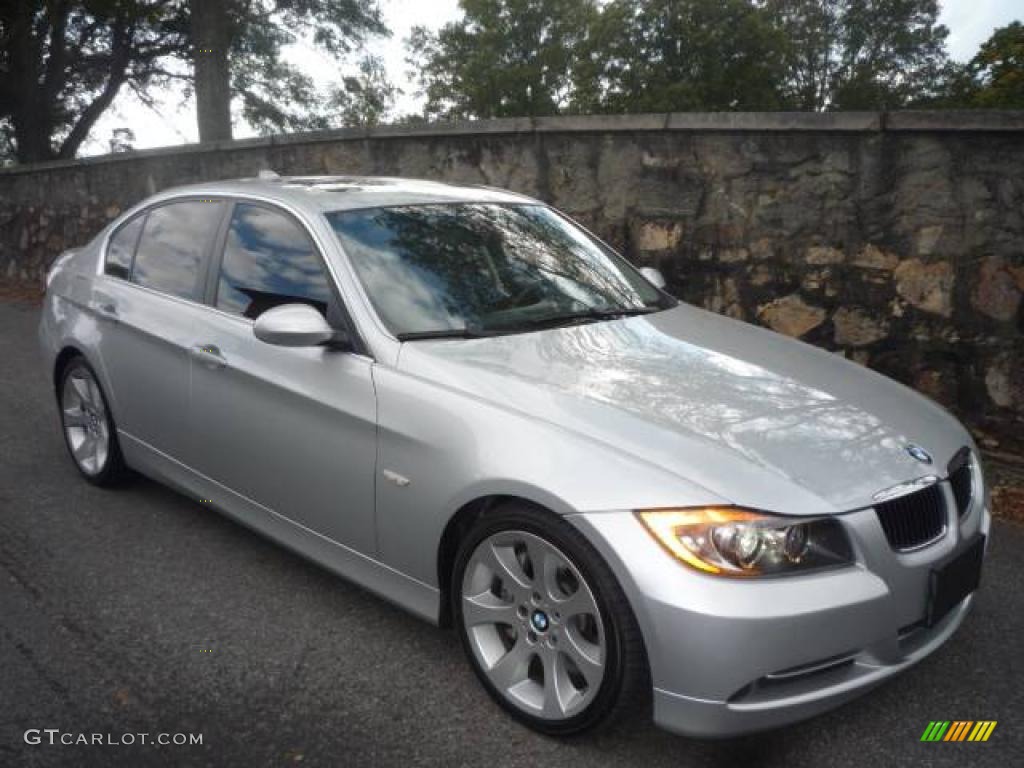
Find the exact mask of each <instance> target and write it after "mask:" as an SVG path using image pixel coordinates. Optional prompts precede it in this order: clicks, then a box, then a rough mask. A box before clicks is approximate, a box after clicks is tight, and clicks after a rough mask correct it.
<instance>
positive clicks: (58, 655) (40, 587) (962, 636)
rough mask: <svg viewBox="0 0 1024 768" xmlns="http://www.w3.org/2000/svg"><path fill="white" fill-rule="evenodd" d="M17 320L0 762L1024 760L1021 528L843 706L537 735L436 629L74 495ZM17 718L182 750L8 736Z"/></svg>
mask: <svg viewBox="0 0 1024 768" xmlns="http://www.w3.org/2000/svg"><path fill="white" fill-rule="evenodd" d="M37 312H38V310H37V309H36V308H34V307H31V306H29V305H17V304H0V766H8V765H9V766H14V765H27V766H35V765H76V766H85V765H103V766H110V765H132V766H144V765H216V766H232V765H239V766H264V765H266V766H270V765H295V764H301V765H344V766H361V765H396V766H411V765H444V766H458V765H467V766H487V767H488V768H497V767H498V766H540V765H552V766H562V765H571V766H586V767H587V768H596V767H597V766H605V765H607V766H617V767H619V766H632V765H636V766H643V767H644V768H656V766H723V767H725V766H760V765H764V766H786V767H787V768H793V766H802V765H806V766H815V768H823V767H824V766H846V765H849V766H858V767H859V766H865V765H873V766H889V765H901V766H905V765H916V764H921V765H933V766H940V765H949V766H956V767H957V768H963V767H964V766H970V765H990V766H1000V767H1002V766H1016V765H1024V706H1022V705H1024V694H1022V685H1024V675H1022V663H1024V662H1022V650H1024V645H1022V640H1021V638H1024V528H1022V527H1020V526H1014V525H1008V524H998V523H997V525H996V527H995V530H994V535H993V542H992V549H991V557H990V560H989V563H988V566H987V570H986V572H985V576H984V586H983V589H982V591H981V593H980V595H979V599H978V601H977V603H976V609H975V611H974V612H973V614H972V615H971V616H970V617H969V618H968V620H967V622H966V624H965V626H964V627H962V628H961V630H960V631H959V633H958V634H957V635H956V636H955V637H954V638H953V639H952V640H951V641H950V642H949V643H948V644H947V645H946V646H945V647H944V648H942V649H941V650H940V651H938V652H937V653H935V654H934V655H933V656H932V657H930V658H929V659H927V660H926V661H924V662H923V663H921V664H920V665H918V666H917V667H915V668H914V669H912V670H910V671H908V672H906V673H905V674H903V675H902V676H901V677H899V678H898V679H897V680H896V681H894V682H891V683H889V684H887V685H885V686H884V687H882V688H880V689H878V690H876V691H875V692H873V693H871V694H869V695H868V696H867V697H865V698H862V699H860V700H858V701H856V702H853V703H851V704H849V705H847V706H845V707H843V708H842V709H839V710H837V711H835V712H833V713H830V714H827V715H824V716H822V717H819V718H817V719H815V720H812V721H810V722H806V723H804V724H801V725H798V726H795V727H791V728H788V729H785V730H782V731H776V732H773V733H768V734H764V735H758V736H752V737H746V738H743V739H738V740H732V741H721V742H700V741H694V740H689V739H684V738H680V737H676V736H673V735H671V734H668V733H663V732H661V731H658V730H656V729H655V728H654V727H653V726H652V725H650V723H649V722H647V721H645V720H644V719H642V718H635V719H634V722H631V723H627V724H625V725H624V726H621V727H618V728H614V729H606V730H605V731H603V732H600V733H597V734H594V735H592V736H590V737H586V738H582V739H577V740H574V741H569V742H559V741H555V740H552V739H548V738H544V737H541V736H538V735H536V734H534V733H532V732H530V731H528V730H526V729H524V728H522V727H520V726H518V725H516V724H515V723H513V722H512V721H511V720H510V719H509V718H508V717H506V716H505V715H504V714H502V713H501V712H500V711H499V709H498V708H497V707H496V706H495V705H494V704H492V703H491V702H490V700H489V699H488V698H487V696H486V695H485V694H484V692H483V691H482V690H481V688H480V687H479V685H478V684H477V681H476V679H475V678H474V676H473V674H472V672H471V671H470V669H469V667H468V666H467V664H466V663H465V662H464V660H463V658H462V653H461V650H460V648H459V647H458V643H457V639H456V637H455V636H454V634H452V633H450V632H444V631H440V630H438V629H436V628H434V627H431V626H429V625H427V624H425V623H423V622H421V621H419V620H417V619H415V618H413V617H411V616H408V615H406V614H405V613H403V612H401V611H400V610H398V609H396V608H393V607H392V606H390V605H389V604H387V603H385V602H384V601H382V600H380V599H377V598H375V597H373V596H372V595H370V594H368V593H366V592H363V591H362V590H360V589H358V588H357V587H355V586H352V585H351V584H348V583H347V582H345V581H343V580H341V579H339V578H336V577H334V576H332V575H330V574H328V573H326V572H324V571H322V570H320V569H318V568H317V567H315V566H313V565H311V564H309V563H307V562H305V561H304V560H302V559H300V558H299V557H297V556H295V555H292V554H290V553H288V552H286V551H284V550H283V549H280V548H278V547H276V546H275V545H273V544H271V543H269V542H267V541H265V540H263V539H261V538H259V537H258V536H256V535H255V534H253V533H251V532H249V531H248V530H247V529H245V528H242V527H240V526H239V525H237V524H235V523H232V522H230V521H228V520H226V519H225V518H222V517H221V516H219V515H218V514H216V513H215V512H213V511H211V510H210V509H208V508H204V507H202V506H201V505H199V504H197V503H195V502H192V501H190V500H188V499H186V498H184V497H182V496H179V495H177V494H175V493H173V492H171V491H168V490H165V489H164V488H162V487H160V486H159V485H156V484H155V483H152V482H150V481H148V480H144V479H139V480H138V481H136V482H134V483H132V484H131V485H130V486H129V487H127V488H125V489H122V490H117V491H104V490H99V489H96V488H93V487H91V486H89V485H88V484H86V483H85V482H83V481H82V480H81V479H80V478H79V476H78V475H77V473H76V472H75V470H74V468H73V466H72V464H71V462H70V460H69V459H68V457H67V456H66V454H65V451H64V446H63V444H62V442H61V437H60V434H59V430H58V425H57V420H56V411H55V408H54V403H53V401H52V397H51V391H50V388H49V386H48V379H47V376H46V374H45V373H44V372H42V370H41V368H40V366H41V363H40V358H39V355H38V354H37V351H36V340H35V328H36V319H37ZM795 641H796V642H798V641H799V639H795ZM934 719H948V720H956V719H964V720H981V719H987V720H997V721H999V725H998V726H997V727H996V729H995V731H994V732H993V734H992V737H991V739H990V741H989V742H988V743H984V744H974V743H962V744H953V743H937V744H931V743H921V742H919V741H918V739H919V738H920V736H921V733H922V731H923V730H924V728H925V726H926V725H927V723H928V721H929V720H934ZM28 729H59V730H60V732H61V733H69V734H73V735H76V736H77V734H79V733H86V734H92V733H100V734H112V735H113V736H114V737H115V738H117V739H120V738H121V736H122V734H138V733H147V734H150V738H156V735H157V734H159V733H172V734H173V733H178V732H184V733H193V734H202V740H203V743H202V745H201V746H140V745H138V744H136V745H133V746H101V745H91V746H63V745H59V744H56V745H53V746H51V745H49V744H48V743H46V741H45V739H46V735H45V734H43V739H44V742H43V743H42V744H39V745H29V744H26V743H25V741H24V733H25V731H26V730H28Z"/></svg>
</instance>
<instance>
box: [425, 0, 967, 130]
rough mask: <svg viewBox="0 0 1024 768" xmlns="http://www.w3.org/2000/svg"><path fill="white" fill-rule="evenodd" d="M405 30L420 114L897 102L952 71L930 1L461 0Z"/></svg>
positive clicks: (933, 90) (926, 91) (925, 91)
mask: <svg viewBox="0 0 1024 768" xmlns="http://www.w3.org/2000/svg"><path fill="white" fill-rule="evenodd" d="M460 5H461V7H462V10H463V16H462V18H460V19H459V20H458V21H455V22H452V23H450V24H448V25H446V26H445V27H443V28H442V29H441V30H440V31H439V32H438V33H436V34H434V33H431V32H429V31H427V30H424V29H418V30H416V31H415V32H414V34H413V36H412V37H411V38H410V40H409V41H408V45H409V48H410V52H411V57H410V63H412V64H414V65H416V66H417V67H418V68H419V78H420V86H421V89H422V92H423V93H424V94H425V96H426V100H427V103H426V109H425V112H424V114H425V116H426V117H428V118H436V117H447V118H459V117H496V116H506V115H543V114H553V113H556V112H663V111H687V110H773V109H800V110H828V109H891V108H898V107H901V106H906V105H910V104H914V103H918V102H920V101H923V100H926V99H929V98H935V97H936V96H937V95H938V93H939V86H941V85H942V84H944V83H946V82H947V81H948V75H949V63H948V60H947V57H946V52H945V39H946V36H947V34H948V32H947V30H946V28H945V27H943V26H942V25H940V24H938V23H937V18H938V3H937V2H936V0H611V1H610V2H606V3H595V2H591V1H590V0H462V2H461V3H460Z"/></svg>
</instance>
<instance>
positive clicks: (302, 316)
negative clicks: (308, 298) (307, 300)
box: [252, 304, 338, 347]
mask: <svg viewBox="0 0 1024 768" xmlns="http://www.w3.org/2000/svg"><path fill="white" fill-rule="evenodd" d="M252 332H253V334H254V335H255V336H256V338H257V339H259V340H260V341H264V342H266V343H267V344H275V345H277V346H279V347H315V346H317V345H318V344H323V343H324V342H328V341H334V340H336V339H337V336H338V334H337V333H336V332H335V330H334V329H333V328H332V327H331V326H330V325H329V324H328V323H327V321H326V320H325V319H324V316H323V315H321V314H320V313H319V312H317V311H316V310H315V309H313V308H312V307H311V306H309V305H308V304H283V305H282V306H280V307H274V308H273V309H268V310H267V311H266V312H264V313H263V314H262V315H260V316H259V317H257V318H256V322H255V323H254V324H253V326H252Z"/></svg>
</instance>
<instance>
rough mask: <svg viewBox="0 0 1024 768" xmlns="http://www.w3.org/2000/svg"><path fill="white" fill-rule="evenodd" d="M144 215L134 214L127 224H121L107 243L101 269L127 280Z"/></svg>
mask: <svg viewBox="0 0 1024 768" xmlns="http://www.w3.org/2000/svg"><path fill="white" fill-rule="evenodd" d="M145 220H146V217H145V216H136V217H135V218H134V219H132V220H131V221H129V222H128V223H127V224H123V225H121V227H119V228H118V230H117V231H116V232H114V234H113V235H111V236H110V240H109V242H108V243H107V258H106V263H105V264H104V268H103V271H104V272H106V273H107V274H108V275H110V276H111V277H119V278H121V279H122V280H127V279H129V278H130V277H131V274H132V259H133V258H134V257H135V246H136V244H137V243H138V242H139V233H140V232H142V224H143V222H145Z"/></svg>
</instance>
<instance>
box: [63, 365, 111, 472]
mask: <svg viewBox="0 0 1024 768" xmlns="http://www.w3.org/2000/svg"><path fill="white" fill-rule="evenodd" d="M61 417H62V420H63V425H64V434H65V436H66V437H67V441H68V447H69V448H70V449H71V455H72V457H73V458H74V460H75V462H76V463H77V464H78V466H79V468H80V469H81V470H82V471H83V472H85V473H86V474H88V475H98V474H99V473H100V472H102V471H103V468H104V467H105V466H106V464H107V458H108V457H109V456H110V422H109V419H108V418H107V409H106V406H105V405H104V403H103V395H102V394H101V393H100V387H99V384H98V383H97V382H96V379H95V377H94V376H93V375H92V372H91V371H89V369H88V368H86V367H85V366H77V367H76V368H74V369H73V370H72V371H71V372H70V373H69V374H68V375H67V376H66V377H65V379H64V389H63V392H62V393H61Z"/></svg>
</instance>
